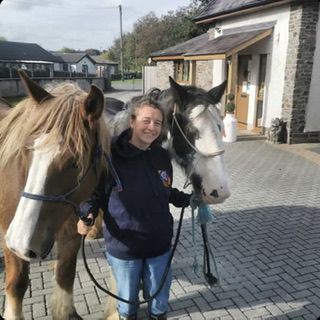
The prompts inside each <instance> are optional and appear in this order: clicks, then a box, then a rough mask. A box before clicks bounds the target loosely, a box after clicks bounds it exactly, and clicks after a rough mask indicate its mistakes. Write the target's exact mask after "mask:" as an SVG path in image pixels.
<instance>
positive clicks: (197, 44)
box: [151, 22, 275, 60]
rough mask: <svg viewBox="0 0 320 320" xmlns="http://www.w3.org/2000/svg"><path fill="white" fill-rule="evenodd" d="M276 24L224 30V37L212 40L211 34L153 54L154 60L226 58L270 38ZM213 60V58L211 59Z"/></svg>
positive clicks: (269, 23)
mask: <svg viewBox="0 0 320 320" xmlns="http://www.w3.org/2000/svg"><path fill="white" fill-rule="evenodd" d="M274 24H275V22H266V23H260V24H255V25H251V26H244V27H239V28H233V29H226V30H223V35H221V36H220V37H217V38H214V39H210V36H209V33H208V32H207V33H205V34H203V35H201V36H198V37H195V38H192V39H190V40H188V41H185V42H183V43H180V44H178V45H176V46H174V47H170V48H167V49H164V50H161V51H157V52H153V53H152V54H151V57H152V58H153V59H154V60H174V59H186V60H188V59H192V57H194V56H197V57H198V58H199V57H201V56H208V55H211V56H212V55H224V58H225V57H227V56H229V55H230V54H232V52H234V51H239V50H242V49H243V48H244V47H247V46H249V45H251V44H253V43H255V42H257V41H260V40H262V39H263V38H265V37H267V36H269V35H270V34H271V33H272V28H273V26H274ZM211 58H212V57H211Z"/></svg>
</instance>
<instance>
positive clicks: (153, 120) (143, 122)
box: [130, 105, 163, 150]
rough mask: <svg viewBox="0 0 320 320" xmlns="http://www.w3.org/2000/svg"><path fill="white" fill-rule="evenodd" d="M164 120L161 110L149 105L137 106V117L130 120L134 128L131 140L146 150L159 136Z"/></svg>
mask: <svg viewBox="0 0 320 320" xmlns="http://www.w3.org/2000/svg"><path fill="white" fill-rule="evenodd" d="M162 121H163V118H162V113H161V111H160V110H158V109H155V108H153V107H150V106H149V105H144V106H142V107H140V108H137V110H136V115H135V118H134V119H131V120H130V127H131V129H132V137H131V139H130V142H131V143H132V144H133V145H134V146H136V147H137V148H139V149H142V150H146V149H147V148H148V147H149V146H150V145H151V143H152V142H153V141H154V140H155V139H157V138H158V137H159V135H160V133H161V128H162Z"/></svg>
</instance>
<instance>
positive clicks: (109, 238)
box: [86, 130, 190, 259]
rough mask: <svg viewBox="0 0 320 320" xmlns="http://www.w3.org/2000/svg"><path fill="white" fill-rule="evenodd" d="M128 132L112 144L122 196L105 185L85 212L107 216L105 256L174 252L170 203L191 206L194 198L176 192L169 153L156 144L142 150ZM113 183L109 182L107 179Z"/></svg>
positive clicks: (136, 257)
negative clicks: (133, 143) (190, 202)
mask: <svg viewBox="0 0 320 320" xmlns="http://www.w3.org/2000/svg"><path fill="white" fill-rule="evenodd" d="M129 139H130V131H129V130H126V131H124V132H123V133H122V134H121V135H120V136H119V137H117V138H115V139H114V140H113V142H112V145H111V154H112V162H113V165H114V168H115V170H116V172H117V174H118V177H119V178H120V181H121V185H122V191H119V189H118V187H117V186H116V185H115V183H114V182H113V183H111V186H110V187H108V185H110V183H109V184H108V183H106V182H105V181H103V182H102V183H101V184H100V188H98V189H97V191H96V192H95V194H93V196H92V197H91V199H90V200H89V201H87V202H86V203H87V206H86V207H87V208H86V210H87V211H89V212H93V213H96V212H97V211H98V208H99V207H100V208H101V209H102V210H103V211H104V212H105V214H104V222H105V226H106V229H105V240H106V244H107V251H108V252H109V253H110V254H111V255H112V256H114V257H117V258H119V259H143V258H150V257H155V256H159V255H162V254H164V253H165V252H167V251H168V250H170V248H171V239H172V236H173V218H172V216H171V213H170V211H169V203H172V204H173V205H174V206H176V207H182V206H188V205H189V200H190V194H186V193H184V192H181V191H179V190H177V189H175V188H172V165H171V161H170V158H169V155H168V152H167V151H166V150H165V149H163V148H161V147H160V146H158V145H156V144H152V145H151V146H150V147H149V148H148V149H147V150H141V149H139V148H137V147H135V146H134V145H132V144H131V143H129ZM109 180H110V179H109Z"/></svg>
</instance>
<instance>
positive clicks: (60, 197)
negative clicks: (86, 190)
mask: <svg viewBox="0 0 320 320" xmlns="http://www.w3.org/2000/svg"><path fill="white" fill-rule="evenodd" d="M101 154H102V147H101V144H97V145H96V147H95V150H94V153H93V158H92V162H91V164H90V166H89V167H88V169H87V171H86V172H85V174H84V175H83V176H82V177H81V179H80V180H79V181H78V184H77V185H76V186H75V187H73V188H72V189H71V190H69V191H67V192H66V193H64V194H62V195H58V196H54V195H52V196H50V195H45V194H35V193H30V192H25V191H23V192H22V194H21V197H24V198H27V199H32V200H36V201H47V202H63V203H67V204H70V205H71V206H72V207H73V208H74V210H75V212H76V213H77V212H79V204H77V203H75V202H74V201H72V200H70V199H68V197H69V196H70V195H71V194H73V193H74V192H75V191H76V190H77V189H78V188H79V187H80V185H81V182H82V181H83V180H84V179H85V178H86V177H87V175H88V174H89V172H90V170H91V169H94V170H95V173H96V175H97V172H96V165H97V163H98V160H99V159H100V158H101Z"/></svg>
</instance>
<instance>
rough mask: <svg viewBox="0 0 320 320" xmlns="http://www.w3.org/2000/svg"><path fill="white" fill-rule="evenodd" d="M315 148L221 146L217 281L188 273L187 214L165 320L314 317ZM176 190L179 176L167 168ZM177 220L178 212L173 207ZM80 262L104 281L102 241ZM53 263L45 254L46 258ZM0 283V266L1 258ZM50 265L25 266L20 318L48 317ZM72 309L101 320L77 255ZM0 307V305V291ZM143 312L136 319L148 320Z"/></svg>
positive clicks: (319, 172)
mask: <svg viewBox="0 0 320 320" xmlns="http://www.w3.org/2000/svg"><path fill="white" fill-rule="evenodd" d="M318 150H319V146H318V145H302V146H287V145H284V146H282V145H280V146H275V145H270V144H267V143H266V142H265V141H264V140H261V139H255V138H254V137H246V138H243V137H242V138H241V140H239V141H237V142H235V143H231V144H228V145H226V154H225V155H226V161H227V167H228V171H229V175H230V182H231V188H232V196H231V197H230V198H229V199H228V200H227V201H226V202H225V203H224V204H221V205H216V206H214V207H213V209H214V211H215V213H216V219H215V222H214V223H213V224H210V225H209V226H208V229H209V233H210V236H209V240H210V243H211V245H212V248H213V250H214V253H215V256H216V260H217V264H218V269H219V275H220V280H221V282H220V284H219V285H216V286H214V287H213V288H208V287H207V286H206V283H205V281H204V279H203V277H202V276H201V275H200V276H197V275H196V274H194V272H193V268H192V262H193V255H194V252H196V253H197V258H198V261H201V259H202V254H201V241H200V234H199V227H197V232H196V240H197V242H196V249H194V248H193V245H192V233H191V221H190V217H191V214H190V210H186V217H185V219H184V223H183V227H182V235H181V240H180V243H179V245H178V249H177V252H176V255H175V258H174V262H173V269H174V272H173V273H174V279H173V285H172V290H171V298H170V308H171V311H170V314H169V319H171V320H173V319H179V320H190V319H193V320H201V319H208V320H213V319H215V320H241V319H270V320H271V319H279V320H280V319H281V320H282V319H290V320H293V319H296V320H298V319H299V320H300V319H310V320H315V319H316V318H317V317H318V316H320V280H319V276H320V266H319V265H320V252H319V250H320V249H319V244H320V236H319V230H320V204H319V194H320V184H319V181H320V166H319V164H320V156H319V154H318ZM174 179H175V185H176V186H178V187H181V186H182V184H183V182H184V178H183V175H182V174H181V172H180V171H179V170H178V169H177V168H175V178H174ZM172 212H173V214H174V216H175V218H177V217H178V215H179V210H176V209H174V208H173V210H172ZM86 250H87V255H88V262H89V265H90V267H91V269H92V271H93V273H94V274H95V275H96V276H97V278H98V279H99V281H101V283H102V284H105V282H106V280H107V278H108V268H107V265H106V262H105V259H104V257H103V251H104V244H103V241H102V240H92V241H88V242H87V243H86ZM53 258H54V256H52V259H53ZM1 263H2V264H1V265H0V267H1V269H0V271H1V278H3V262H2V260H1ZM52 265H53V264H52V261H50V260H49V261H44V262H42V263H32V266H31V269H32V273H31V280H30V286H29V290H28V292H27V294H26V299H25V300H24V310H25V313H26V319H50V306H49V302H50V292H51V277H52ZM75 303H76V307H77V310H78V312H79V313H80V314H81V315H82V317H83V318H84V319H92V320H93V319H95V320H96V319H101V318H102V313H103V311H102V310H103V307H104V303H105V294H102V293H101V292H99V291H98V290H97V289H96V288H95V287H94V286H93V284H92V282H91V281H90V280H89V277H88V275H87V274H86V273H85V271H84V267H83V263H82V260H81V257H80V256H79V261H78V267H77V275H76V281H75ZM0 306H1V307H2V309H1V312H2V310H3V306H4V293H3V286H2V291H1V296H0ZM145 314H146V309H145V307H143V308H142V309H141V312H140V318H139V319H146V317H145Z"/></svg>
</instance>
